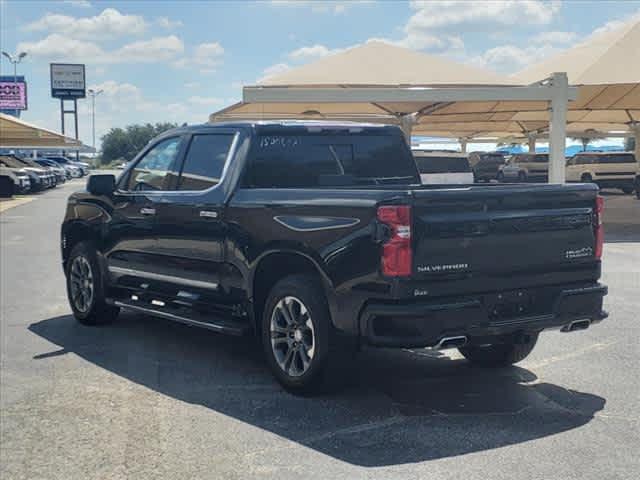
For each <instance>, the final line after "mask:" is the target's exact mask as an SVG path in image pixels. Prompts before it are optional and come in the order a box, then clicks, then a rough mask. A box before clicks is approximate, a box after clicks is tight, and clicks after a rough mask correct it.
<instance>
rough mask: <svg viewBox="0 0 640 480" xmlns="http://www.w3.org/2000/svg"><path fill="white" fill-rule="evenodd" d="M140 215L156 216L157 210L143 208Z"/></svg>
mask: <svg viewBox="0 0 640 480" xmlns="http://www.w3.org/2000/svg"><path fill="white" fill-rule="evenodd" d="M140 214H141V215H155V214H156V209H155V208H146V207H143V208H141V209H140Z"/></svg>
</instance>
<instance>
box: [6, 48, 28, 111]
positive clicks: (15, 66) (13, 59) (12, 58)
mask: <svg viewBox="0 0 640 480" xmlns="http://www.w3.org/2000/svg"><path fill="white" fill-rule="evenodd" d="M2 55H4V56H5V57H7V58H8V59H9V61H10V62H11V63H13V86H14V87H15V88H16V89H17V88H18V64H19V63H20V62H21V61H22V59H23V58H24V57H26V56H27V52H20V53H19V54H13V55H11V54H10V53H7V52H5V51H3V52H2ZM14 113H15V116H16V117H17V116H18V109H17V108H16V109H15V111H14Z"/></svg>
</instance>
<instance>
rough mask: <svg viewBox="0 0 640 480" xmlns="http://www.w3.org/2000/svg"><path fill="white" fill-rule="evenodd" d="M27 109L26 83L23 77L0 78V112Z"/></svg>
mask: <svg viewBox="0 0 640 480" xmlns="http://www.w3.org/2000/svg"><path fill="white" fill-rule="evenodd" d="M26 109H27V83H26V82H25V81H24V77H22V76H20V77H16V78H15V82H14V78H13V77H12V76H4V75H3V76H2V77H0V111H1V112H3V113H4V112H5V111H11V112H15V111H16V110H26Z"/></svg>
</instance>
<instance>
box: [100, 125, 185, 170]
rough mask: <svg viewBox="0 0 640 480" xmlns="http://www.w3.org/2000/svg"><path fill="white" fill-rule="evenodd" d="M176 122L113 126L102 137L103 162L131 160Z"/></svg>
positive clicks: (173, 126)
mask: <svg viewBox="0 0 640 480" xmlns="http://www.w3.org/2000/svg"><path fill="white" fill-rule="evenodd" d="M175 127H177V124H175V123H168V122H165V123H156V124H155V125H152V124H151V123H146V124H143V125H137V124H136V125H127V126H126V127H125V128H120V127H117V128H112V129H111V130H109V131H108V132H107V133H106V134H105V135H104V136H103V137H102V139H101V140H102V163H103V164H108V163H111V162H113V161H114V160H120V159H122V160H125V161H127V162H128V161H129V160H131V159H132V158H133V157H135V156H136V155H137V154H138V152H140V150H142V149H143V148H144V146H145V145H146V144H147V143H149V141H150V140H151V139H152V138H153V137H155V136H157V135H159V134H161V133H162V132H165V131H167V130H170V129H172V128H175Z"/></svg>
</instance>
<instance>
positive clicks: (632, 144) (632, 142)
mask: <svg viewBox="0 0 640 480" xmlns="http://www.w3.org/2000/svg"><path fill="white" fill-rule="evenodd" d="M624 149H625V150H626V151H627V152H629V151H631V152H633V151H634V150H635V149H636V139H635V138H633V137H627V138H625V139H624Z"/></svg>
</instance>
